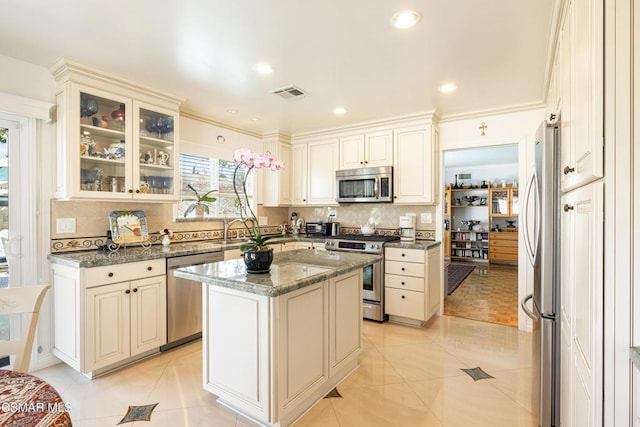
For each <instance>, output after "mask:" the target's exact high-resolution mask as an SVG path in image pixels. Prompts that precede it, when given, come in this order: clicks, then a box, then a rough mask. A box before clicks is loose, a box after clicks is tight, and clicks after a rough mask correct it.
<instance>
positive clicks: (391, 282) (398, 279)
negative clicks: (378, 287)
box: [384, 274, 424, 292]
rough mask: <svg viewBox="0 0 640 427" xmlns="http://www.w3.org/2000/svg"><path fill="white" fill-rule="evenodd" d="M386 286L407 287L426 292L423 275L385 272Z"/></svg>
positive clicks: (411, 289)
mask: <svg viewBox="0 0 640 427" xmlns="http://www.w3.org/2000/svg"><path fill="white" fill-rule="evenodd" d="M384 286H385V287H388V288H397V289H407V290H410V291H418V292H424V279H423V278H421V277H408V276H399V275H396V274H385V275H384Z"/></svg>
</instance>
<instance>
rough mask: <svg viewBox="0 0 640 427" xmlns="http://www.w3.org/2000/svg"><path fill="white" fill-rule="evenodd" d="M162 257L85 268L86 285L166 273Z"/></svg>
mask: <svg viewBox="0 0 640 427" xmlns="http://www.w3.org/2000/svg"><path fill="white" fill-rule="evenodd" d="M166 273H167V271H166V264H165V260H164V258H162V259H154V260H149V261H140V262H130V263H127V264H114V265H105V266H104V267H94V268H86V269H85V273H84V274H85V278H86V280H85V283H86V287H87V288H90V287H92V286H98V285H106V284H109V283H118V282H126V281H128V280H134V279H140V278H143V277H151V276H159V275H164V274H166Z"/></svg>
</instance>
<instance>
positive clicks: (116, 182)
mask: <svg viewBox="0 0 640 427" xmlns="http://www.w3.org/2000/svg"><path fill="white" fill-rule="evenodd" d="M52 73H53V75H54V77H55V79H56V80H57V82H58V87H57V92H56V99H57V119H56V120H57V138H56V139H57V141H56V143H57V149H56V152H57V165H56V166H57V170H56V192H55V194H54V197H55V198H57V199H70V198H71V199H103V200H131V199H135V200H140V201H172V200H178V199H179V188H180V185H179V171H178V154H179V150H180V148H179V141H180V138H179V111H178V108H179V105H180V100H179V99H177V98H174V97H171V96H170V95H166V94H163V93H161V92H156V91H153V90H151V89H147V88H142V87H136V86H133V85H132V84H131V83H128V82H123V81H120V80H118V79H117V78H115V77H112V76H106V75H104V74H101V73H99V72H98V71H96V70H93V69H88V68H86V67H84V66H81V65H79V64H76V63H73V62H69V61H65V60H61V61H60V62H58V63H57V64H56V65H55V66H54V67H53V68H52Z"/></svg>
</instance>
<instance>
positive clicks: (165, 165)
mask: <svg viewBox="0 0 640 427" xmlns="http://www.w3.org/2000/svg"><path fill="white" fill-rule="evenodd" d="M134 108H135V115H136V117H135V119H134V122H135V123H134V126H133V128H134V134H135V135H137V138H136V142H137V155H138V157H137V160H136V161H134V163H135V167H134V176H135V177H136V182H135V183H134V187H137V188H136V190H135V191H139V193H137V194H140V196H141V197H142V198H146V197H149V198H153V199H164V198H167V199H175V198H176V195H177V194H178V191H177V186H178V182H177V180H178V151H177V149H176V140H175V136H176V135H177V132H178V116H177V115H176V113H175V112H173V111H170V110H165V109H162V108H158V107H154V106H151V105H148V104H143V103H140V102H134ZM136 184H137V185H136Z"/></svg>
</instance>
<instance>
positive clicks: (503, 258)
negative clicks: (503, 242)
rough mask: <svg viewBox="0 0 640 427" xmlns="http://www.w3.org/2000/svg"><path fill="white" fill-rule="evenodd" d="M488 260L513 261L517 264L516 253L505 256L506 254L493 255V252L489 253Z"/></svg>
mask: <svg viewBox="0 0 640 427" xmlns="http://www.w3.org/2000/svg"><path fill="white" fill-rule="evenodd" d="M489 260H490V261H514V262H518V253H517V252H516V253H514V254H506V253H495V252H490V253H489Z"/></svg>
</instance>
